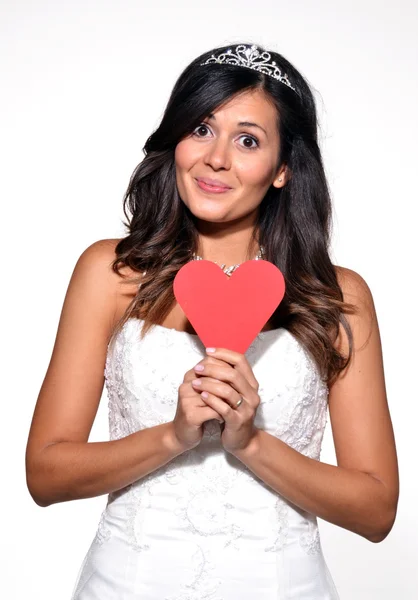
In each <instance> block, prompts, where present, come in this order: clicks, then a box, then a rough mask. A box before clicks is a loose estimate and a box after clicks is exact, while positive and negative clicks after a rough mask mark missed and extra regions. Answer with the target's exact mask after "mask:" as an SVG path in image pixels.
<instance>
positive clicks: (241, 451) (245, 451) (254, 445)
mask: <svg viewBox="0 0 418 600" xmlns="http://www.w3.org/2000/svg"><path fill="white" fill-rule="evenodd" d="M259 449H260V429H258V428H256V427H255V428H254V433H253V435H252V437H251V438H250V440H249V442H248V444H247V445H246V446H244V447H243V448H237V449H236V450H232V451H231V452H230V453H231V454H232V455H233V456H235V458H238V459H239V460H240V461H241V462H243V463H244V464H245V463H247V462H249V461H250V460H251V459H252V457H253V456H255V455H257V454H258V452H259Z"/></svg>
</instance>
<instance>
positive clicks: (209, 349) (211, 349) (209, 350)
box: [206, 348, 216, 352]
mask: <svg viewBox="0 0 418 600" xmlns="http://www.w3.org/2000/svg"><path fill="white" fill-rule="evenodd" d="M215 350H216V348H206V352H215Z"/></svg>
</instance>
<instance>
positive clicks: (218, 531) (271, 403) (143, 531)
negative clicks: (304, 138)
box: [72, 318, 339, 600]
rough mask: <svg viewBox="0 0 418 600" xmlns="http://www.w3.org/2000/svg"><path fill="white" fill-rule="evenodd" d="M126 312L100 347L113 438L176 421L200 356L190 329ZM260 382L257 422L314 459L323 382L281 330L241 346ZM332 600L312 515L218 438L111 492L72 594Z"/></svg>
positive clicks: (98, 598)
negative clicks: (148, 324)
mask: <svg viewBox="0 0 418 600" xmlns="http://www.w3.org/2000/svg"><path fill="white" fill-rule="evenodd" d="M142 326H143V321H141V320H140V319H136V318H131V319H129V320H128V321H127V322H126V323H125V325H124V327H123V328H122V329H121V331H120V332H119V333H118V334H117V336H116V337H115V338H114V340H112V343H111V344H109V346H108V349H107V356H106V364H105V371H104V375H105V382H106V389H107V394H108V401H109V431H110V439H111V440H117V439H120V438H123V437H125V436H127V435H130V434H131V433H134V432H136V431H138V430H141V429H145V428H149V427H154V426H156V425H159V424H161V423H166V422H168V421H172V420H173V418H174V416H175V413H176V406H177V399H178V388H179V386H180V384H181V383H182V381H183V377H184V374H185V373H186V371H188V370H190V369H191V368H192V367H193V366H194V365H195V364H197V362H199V360H201V359H202V358H203V357H204V356H205V348H204V346H203V344H202V343H201V342H200V340H199V338H198V336H197V335H192V334H189V333H186V332H182V331H177V330H175V329H168V328H165V327H162V326H160V325H155V326H153V328H152V329H151V330H150V331H149V332H148V334H147V335H146V336H145V337H144V339H143V340H141V339H140V333H141V329H142ZM246 356H247V359H248V361H249V363H250V365H251V366H252V368H253V371H254V375H255V377H256V378H257V380H258V381H259V383H260V388H259V395H260V405H259V407H258V409H257V414H256V417H255V425H256V427H259V428H260V429H264V430H265V431H267V432H268V433H270V434H271V435H274V436H276V437H277V438H280V439H281V440H283V441H284V442H285V443H286V444H288V445H289V446H291V447H292V448H294V449H295V450H297V451H298V452H301V453H302V454H304V455H305V456H309V457H310V458H312V459H314V460H319V458H320V452H321V444H322V438H323V434H324V429H325V425H326V421H327V401H328V389H327V386H326V383H325V382H324V381H323V380H322V379H321V377H320V375H319V372H318V369H317V368H316V365H315V363H314V362H313V359H312V358H311V356H310V355H309V354H308V353H307V352H306V351H305V349H304V348H303V346H302V345H301V344H300V343H299V342H298V341H297V340H296V338H294V336H292V335H291V334H290V333H289V332H288V331H286V330H285V329H277V330H272V331H266V332H261V333H260V334H259V335H258V336H257V338H256V339H255V340H254V342H253V343H252V344H251V346H250V347H249V349H248V350H247V352H246ZM115 598H123V599H124V600H134V599H135V600H138V599H139V598H141V599H143V600H237V599H238V598H239V599H240V600H254V598H257V600H287V599H290V598H297V599H298V600H308V599H309V600H338V598H339V597H338V593H337V591H336V589H335V586H334V583H333V581H332V578H331V575H330V574H329V571H328V568H327V565H326V563H325V560H324V557H323V553H322V549H321V543H320V537H319V531H318V524H317V519H316V517H315V516H313V515H311V514H308V513H306V512H305V511H303V510H301V509H300V508H298V507H297V506H295V505H293V504H292V503H290V502H288V501H287V500H286V499H285V498H283V497H282V496H280V495H279V494H277V493H276V492H275V491H274V490H273V489H272V488H270V487H269V486H268V485H267V484H265V483H264V482H263V481H262V480H261V479H259V478H258V477H257V476H256V475H255V474H254V473H252V471H250V470H249V469H248V468H247V467H246V466H245V465H244V464H243V463H242V462H241V461H239V460H238V459H236V458H235V457H233V456H232V455H230V454H228V453H227V452H226V451H225V450H224V449H223V447H222V444H221V430H220V424H219V422H218V421H216V420H215V419H214V420H211V421H207V422H206V423H205V424H204V434H203V438H202V441H201V443H200V444H199V445H198V446H197V447H195V448H193V449H192V450H190V451H187V452H184V453H182V454H180V455H179V456H177V457H175V458H174V459H173V460H171V461H170V462H168V463H167V464H166V465H164V466H162V467H161V468H159V469H157V470H156V471H154V472H152V473H149V474H148V475H147V476H145V477H143V478H141V479H140V480H138V481H136V482H135V483H133V484H131V485H129V486H127V487H126V488H124V489H122V490H118V491H117V492H114V493H111V494H109V496H108V499H107V505H106V507H105V509H104V511H103V514H102V516H101V519H100V522H99V526H98V531H97V535H96V537H95V538H94V540H93V542H92V544H91V547H90V549H89V550H88V552H87V554H86V557H85V559H84V562H83V564H82V566H81V568H80V571H79V575H78V578H77V580H76V584H75V588H74V592H73V596H72V600H111V599H112V600H114V599H115Z"/></svg>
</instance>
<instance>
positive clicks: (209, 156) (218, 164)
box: [205, 137, 231, 171]
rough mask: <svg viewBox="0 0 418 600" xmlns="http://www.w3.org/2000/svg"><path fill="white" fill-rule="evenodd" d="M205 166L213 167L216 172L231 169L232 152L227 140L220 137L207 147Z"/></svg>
mask: <svg viewBox="0 0 418 600" xmlns="http://www.w3.org/2000/svg"><path fill="white" fill-rule="evenodd" d="M205 164H207V165H209V166H211V167H212V169H213V170H214V171H219V169H229V168H230V167H231V152H230V148H229V142H228V140H227V139H221V138H220V137H218V138H214V139H213V141H211V143H210V144H209V146H208V147H207V152H206V155H205Z"/></svg>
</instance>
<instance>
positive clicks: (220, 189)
mask: <svg viewBox="0 0 418 600" xmlns="http://www.w3.org/2000/svg"><path fill="white" fill-rule="evenodd" d="M195 181H196V183H197V185H198V186H199V188H200V189H201V190H204V191H205V192H212V193H213V194H222V193H224V192H228V191H229V190H231V189H232V188H231V187H229V186H227V185H225V184H222V183H221V182H219V181H217V180H216V179H207V178H204V177H197V178H196V179H195Z"/></svg>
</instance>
